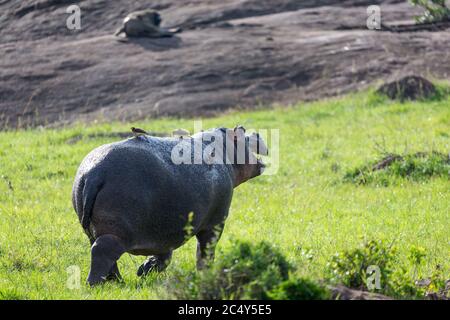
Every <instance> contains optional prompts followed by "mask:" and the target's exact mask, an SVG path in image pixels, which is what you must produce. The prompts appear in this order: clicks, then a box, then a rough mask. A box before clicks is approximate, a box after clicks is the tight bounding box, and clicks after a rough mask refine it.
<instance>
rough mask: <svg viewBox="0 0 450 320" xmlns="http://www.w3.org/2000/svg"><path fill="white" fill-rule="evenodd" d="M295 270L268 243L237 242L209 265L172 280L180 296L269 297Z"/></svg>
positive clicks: (174, 292)
mask: <svg viewBox="0 0 450 320" xmlns="http://www.w3.org/2000/svg"><path fill="white" fill-rule="evenodd" d="M291 270H293V268H292V266H291V265H290V264H289V263H288V262H287V260H286V259H285V257H284V256H283V255H282V254H281V253H280V252H279V251H278V250H277V249H276V248H274V247H273V246H271V245H270V244H268V243H266V242H261V243H258V244H250V243H249V242H234V243H233V246H232V249H231V250H230V251H229V252H227V253H226V254H223V255H222V256H220V257H218V259H217V260H216V261H215V263H214V264H212V265H211V266H210V268H208V269H206V270H203V271H201V272H198V273H191V274H189V275H187V276H186V275H182V274H180V275H178V277H177V278H178V279H179V280H181V279H182V280H181V281H175V283H174V282H173V281H171V284H169V294H170V295H171V296H173V297H174V298H177V299H209V300H211V299H212V300H216V299H270V297H269V292H270V291H271V290H273V289H274V288H276V287H277V286H278V285H279V284H280V283H282V282H284V281H286V280H288V278H289V272H290V271H291Z"/></svg>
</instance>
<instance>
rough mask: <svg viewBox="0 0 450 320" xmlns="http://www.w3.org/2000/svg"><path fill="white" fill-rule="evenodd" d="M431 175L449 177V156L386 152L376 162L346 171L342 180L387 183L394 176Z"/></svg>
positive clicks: (417, 177)
mask: <svg viewBox="0 0 450 320" xmlns="http://www.w3.org/2000/svg"><path fill="white" fill-rule="evenodd" d="M433 176H441V177H450V158H449V156H448V155H446V154H443V153H439V152H430V153H425V152H417V153H414V154H407V155H403V156H402V155H398V154H387V155H386V156H384V157H383V158H382V159H380V160H379V161H376V162H372V163H369V164H367V165H364V166H362V167H359V168H356V169H353V170H351V171H348V172H347V173H346V174H345V176H344V181H346V182H353V183H356V184H371V183H372V184H376V185H384V186H386V185H389V184H391V183H392V182H393V181H394V180H395V178H408V179H411V180H413V181H421V180H425V179H429V178H431V177H433Z"/></svg>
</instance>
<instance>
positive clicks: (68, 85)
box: [0, 0, 450, 128]
mask: <svg viewBox="0 0 450 320" xmlns="http://www.w3.org/2000/svg"><path fill="white" fill-rule="evenodd" d="M68 3H69V2H67V1H65V0H64V1H56V0H39V1H36V0H23V1H0V10H1V11H2V13H4V14H2V16H1V17H0V52H2V59H1V60H0V79H1V80H2V81H1V84H0V95H1V99H0V110H1V114H0V128H4V127H24V126H37V125H50V124H51V125H55V124H61V123H70V122H73V121H80V120H81V121H86V122H89V121H92V120H94V119H102V120H105V121H108V120H127V121H129V120H136V119H142V118H148V117H160V116H175V117H179V116H183V117H194V116H214V115H216V114H218V113H221V112H224V111H225V110H229V109H230V108H236V107H237V108H254V107H257V106H267V107H269V106H271V105H273V104H281V105H288V104H293V103H297V102H298V101H308V100H315V99H322V98H324V97H329V96H335V95H340V94H344V93H347V92H351V91H355V90H360V89H364V88H367V87H368V86H370V85H372V84H375V83H378V82H379V81H380V80H383V81H389V80H391V79H398V78H399V77H401V76H402V75H406V74H416V75H427V76H428V75H432V76H433V77H436V78H448V75H449V74H450V56H449V55H448V52H450V34H449V33H448V32H447V31H445V30H438V31H435V32H427V33H426V34H424V33H423V32H378V31H372V30H367V29H366V28H365V26H366V20H367V13H366V8H367V6H368V5H372V4H380V5H381V9H382V12H383V21H384V22H386V23H393V24H398V23H399V22H401V21H403V20H404V19H405V17H406V18H408V19H409V20H410V21H413V17H414V16H415V15H417V14H418V12H417V11H416V9H414V8H413V7H411V6H410V5H408V4H407V3H406V2H405V1H395V0H386V1H372V0H345V1H338V0H321V1H312V0H311V1H310V0H305V1H297V0H275V1H274V0H270V1H269V0H230V1H213V0H192V1H191V0H186V1H182V2H180V1H175V0H158V1H151V2H150V1H146V0H136V1H125V0H120V1H119V0H118V1H106V0H79V1H76V0H73V1H70V4H72V3H74V4H79V5H80V7H81V10H82V11H81V12H82V29H81V30H79V31H71V30H68V29H67V28H66V27H65V24H66V19H67V17H68V15H67V14H66V12H65V10H66V8H67V6H68ZM145 8H153V9H155V10H159V11H160V12H161V14H162V17H163V26H164V27H182V28H184V32H183V33H181V34H179V35H178V36H177V37H175V38H172V39H133V40H132V41H126V42H122V41H117V40H118V39H117V38H115V37H114V36H113V35H112V34H113V33H114V31H115V30H116V29H117V28H118V27H119V26H120V24H121V21H122V19H123V17H124V16H126V15H127V14H128V13H129V12H131V11H135V10H141V9H145Z"/></svg>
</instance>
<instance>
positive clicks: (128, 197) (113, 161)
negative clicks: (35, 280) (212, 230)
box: [73, 137, 232, 254]
mask: <svg viewBox="0 0 450 320" xmlns="http://www.w3.org/2000/svg"><path fill="white" fill-rule="evenodd" d="M176 144H177V140H175V139H159V138H147V137H143V138H135V139H128V140H124V141H121V142H117V143H113V144H109V145H104V146H102V147H99V148H97V149H95V150H93V151H92V152H91V153H90V154H89V155H88V156H86V158H85V159H84V160H83V162H82V164H81V166H80V168H79V171H78V173H77V177H76V180H75V184H74V191H73V196H74V206H75V209H76V211H77V213H78V215H79V217H80V220H81V221H82V223H83V216H86V215H89V214H90V219H89V221H88V223H87V222H85V224H86V226H85V225H84V227H87V228H89V231H90V232H91V233H92V234H93V237H94V238H96V237H98V236H100V235H102V234H115V235H117V236H119V237H121V238H122V239H124V240H125V241H126V242H127V244H128V245H129V246H130V247H132V248H134V249H136V250H137V251H139V250H141V249H142V250H144V251H145V250H147V251H146V252H148V253H151V254H156V253H159V251H161V252H164V251H166V250H168V249H169V248H171V249H173V248H174V247H178V246H180V245H181V244H182V243H183V241H184V240H185V239H184V236H185V232H184V231H185V228H186V223H187V222H188V215H189V213H190V212H194V220H195V221H193V222H192V223H193V224H194V228H196V229H201V228H202V225H203V224H208V223H209V220H210V217H209V215H210V212H211V209H212V208H211V204H215V203H217V201H219V202H228V204H229V202H230V201H231V193H232V183H231V180H230V177H229V176H228V175H227V172H228V171H227V169H226V168H225V167H224V166H214V167H211V166H207V165H189V164H182V165H176V164H174V163H173V162H172V160H171V152H172V149H173V147H174V146H175V145H176ZM89 199H91V200H90V201H91V202H92V208H91V211H90V212H87V211H88V210H89V208H87V209H86V208H85V207H86V206H85V204H86V202H89ZM92 199H93V200H92ZM86 200H88V201H86ZM85 220H86V219H85Z"/></svg>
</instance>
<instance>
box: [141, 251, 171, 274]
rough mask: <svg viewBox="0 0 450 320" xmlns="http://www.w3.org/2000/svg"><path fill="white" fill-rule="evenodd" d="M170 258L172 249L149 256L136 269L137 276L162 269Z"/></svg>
mask: <svg viewBox="0 0 450 320" xmlns="http://www.w3.org/2000/svg"><path fill="white" fill-rule="evenodd" d="M171 259H172V251H170V252H168V253H165V254H156V255H153V256H150V257H149V258H148V259H147V261H145V262H144V263H143V264H142V265H141V266H140V267H139V269H138V271H137V275H138V276H139V277H141V276H146V275H147V274H148V273H149V272H153V271H155V272H162V271H164V270H165V269H166V268H167V266H168V265H169V263H170V260H171Z"/></svg>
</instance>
